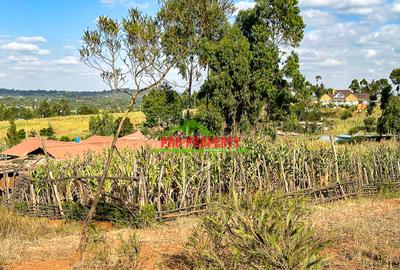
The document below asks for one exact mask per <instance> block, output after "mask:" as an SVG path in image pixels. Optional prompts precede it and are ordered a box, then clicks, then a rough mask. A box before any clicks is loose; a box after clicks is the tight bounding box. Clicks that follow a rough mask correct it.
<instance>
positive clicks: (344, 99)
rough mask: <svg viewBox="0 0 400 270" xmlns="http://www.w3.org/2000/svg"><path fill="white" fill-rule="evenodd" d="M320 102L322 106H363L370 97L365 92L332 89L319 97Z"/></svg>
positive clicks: (367, 103) (366, 104) (365, 105)
mask: <svg viewBox="0 0 400 270" xmlns="http://www.w3.org/2000/svg"><path fill="white" fill-rule="evenodd" d="M320 102H321V104H322V105H323V106H330V105H333V106H345V107H350V106H358V105H360V104H361V105H363V106H362V107H363V108H365V107H367V106H368V105H369V102H370V98H369V95H368V94H365V93H354V92H353V91H351V90H334V91H333V92H332V93H330V94H325V95H323V96H322V97H321V99H320Z"/></svg>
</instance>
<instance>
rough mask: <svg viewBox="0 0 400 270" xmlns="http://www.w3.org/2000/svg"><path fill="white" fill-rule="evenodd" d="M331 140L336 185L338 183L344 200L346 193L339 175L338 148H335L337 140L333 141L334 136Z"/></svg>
mask: <svg viewBox="0 0 400 270" xmlns="http://www.w3.org/2000/svg"><path fill="white" fill-rule="evenodd" d="M330 139H331V146H332V152H333V158H334V165H335V179H336V183H338V185H339V188H340V192H341V193H342V196H344V199H346V193H345V192H344V190H343V187H342V184H341V183H340V175H339V161H338V157H337V152H336V147H335V140H334V139H333V137H332V136H330Z"/></svg>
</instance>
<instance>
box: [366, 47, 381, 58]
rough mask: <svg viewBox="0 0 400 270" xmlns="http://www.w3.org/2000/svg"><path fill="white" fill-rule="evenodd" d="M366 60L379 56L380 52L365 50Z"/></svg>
mask: <svg viewBox="0 0 400 270" xmlns="http://www.w3.org/2000/svg"><path fill="white" fill-rule="evenodd" d="M364 52H365V57H366V58H368V59H369V58H374V57H376V56H377V55H378V53H379V51H378V50H374V49H366V50H364Z"/></svg>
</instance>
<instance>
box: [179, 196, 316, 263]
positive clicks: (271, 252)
mask: <svg viewBox="0 0 400 270" xmlns="http://www.w3.org/2000/svg"><path fill="white" fill-rule="evenodd" d="M309 214H310V213H309V211H308V210H306V208H305V206H304V201H303V200H299V199H288V198H286V197H284V196H283V195H279V194H267V195H262V194H257V195H255V196H243V198H241V199H239V198H238V196H237V195H234V196H233V198H232V199H231V200H230V201H228V202H227V203H219V204H218V205H217V206H216V207H214V208H212V209H211V210H210V212H209V214H208V215H206V216H204V217H203V218H202V221H201V224H200V226H199V227H198V228H197V229H195V230H194V233H193V235H192V236H191V237H190V240H189V242H188V244H187V247H188V248H189V250H190V256H192V258H193V260H194V262H195V265H196V266H197V267H198V268H200V269H321V267H322V265H323V259H322V257H321V256H320V254H319V252H320V250H321V249H322V248H323V246H324V245H323V244H322V243H321V242H320V241H319V240H318V239H316V237H315V236H314V231H313V229H312V228H311V226H310V225H309V224H308V223H307V222H306V218H307V217H308V215H309Z"/></svg>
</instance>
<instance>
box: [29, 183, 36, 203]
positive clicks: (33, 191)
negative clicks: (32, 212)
mask: <svg viewBox="0 0 400 270" xmlns="http://www.w3.org/2000/svg"><path fill="white" fill-rule="evenodd" d="M30 191H31V203H32V205H33V206H36V196H35V189H34V187H33V184H30Z"/></svg>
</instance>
